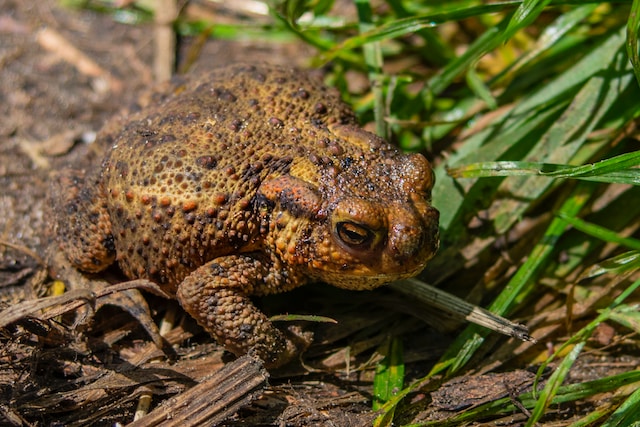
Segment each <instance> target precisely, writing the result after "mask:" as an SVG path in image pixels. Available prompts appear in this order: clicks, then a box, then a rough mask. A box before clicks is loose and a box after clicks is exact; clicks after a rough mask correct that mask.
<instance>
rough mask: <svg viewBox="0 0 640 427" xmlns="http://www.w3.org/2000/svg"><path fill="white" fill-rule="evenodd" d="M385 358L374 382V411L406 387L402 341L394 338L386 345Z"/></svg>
mask: <svg viewBox="0 0 640 427" xmlns="http://www.w3.org/2000/svg"><path fill="white" fill-rule="evenodd" d="M385 347H386V350H385V351H384V353H386V356H385V358H384V359H383V360H382V362H380V363H379V364H378V366H377V367H376V375H375V377H374V380H373V410H374V411H377V410H378V409H380V408H381V407H382V405H383V404H384V403H386V402H388V401H389V399H391V398H392V397H393V396H395V395H396V394H398V392H399V391H400V390H402V386H403V385H404V357H403V354H402V341H401V340H400V339H399V338H397V337H394V338H393V339H391V340H388V342H387V343H386V344H385Z"/></svg>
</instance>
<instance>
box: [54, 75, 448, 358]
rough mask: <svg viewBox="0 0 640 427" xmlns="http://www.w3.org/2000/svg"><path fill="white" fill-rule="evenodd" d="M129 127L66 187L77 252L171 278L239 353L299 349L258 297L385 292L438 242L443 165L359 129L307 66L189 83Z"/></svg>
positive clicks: (65, 205) (204, 321)
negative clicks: (437, 191)
mask: <svg viewBox="0 0 640 427" xmlns="http://www.w3.org/2000/svg"><path fill="white" fill-rule="evenodd" d="M114 129H116V127H114V126H110V127H109V128H108V130H105V131H103V132H102V133H101V134H100V136H99V138H102V141H103V142H104V143H107V144H109V145H110V146H111V148H110V149H109V150H108V152H107V154H106V156H105V158H104V161H103V162H102V166H101V167H100V168H99V169H97V170H96V171H95V172H93V173H90V174H87V175H86V177H85V176H84V175H83V174H78V175H76V176H74V177H73V178H72V179H67V180H66V181H65V180H61V181H60V182H66V184H64V183H63V184H55V185H61V186H65V185H66V186H65V187H64V188H61V189H60V188H59V189H58V191H57V194H60V195H61V196H60V198H61V199H62V200H59V201H58V202H59V203H58V206H57V208H56V216H57V218H58V220H57V229H58V231H57V232H58V241H59V244H60V247H61V249H62V250H63V252H64V253H65V254H66V256H67V257H68V259H69V261H70V262H71V263H72V264H73V265H74V266H75V267H76V268H77V269H79V270H82V271H85V272H98V271H101V270H103V269H105V268H106V267H108V266H109V265H110V264H112V263H114V262H115V263H117V264H118V266H119V268H120V269H121V270H122V272H123V273H124V274H125V275H126V276H128V277H130V278H147V279H150V280H152V281H154V282H156V283H158V284H159V285H160V286H161V287H162V288H163V289H165V290H167V291H168V292H169V293H170V294H172V295H175V296H176V297H177V299H178V300H179V301H180V303H181V305H182V306H183V307H184V309H185V310H186V311H187V312H188V313H190V315H191V316H193V317H194V318H195V319H196V320H197V321H198V322H199V323H200V324H201V325H202V326H203V327H204V329H205V330H206V331H208V332H209V333H210V334H211V335H212V336H214V337H215V338H216V339H217V340H218V341H219V342H220V343H221V344H222V345H224V346H225V347H226V349H228V350H230V351H231V352H233V353H235V354H243V353H246V352H248V351H249V350H251V349H253V351H255V353H256V354H257V355H258V356H260V357H262V358H263V359H264V360H265V361H266V363H267V364H268V365H271V366H277V365H280V364H283V363H285V362H287V361H288V360H289V359H290V358H291V357H292V356H293V355H294V354H296V352H297V348H296V345H297V344H296V341H295V340H294V339H293V338H291V337H290V336H289V335H288V334H287V333H284V332H283V331H281V330H280V329H277V328H276V327H274V326H273V324H272V323H271V322H270V321H269V320H268V319H267V318H266V317H265V315H264V314H263V313H261V312H260V311H259V310H258V309H257V308H256V307H255V306H254V305H253V304H252V302H251V301H250V299H249V297H250V296H259V295H266V294H272V293H277V292H283V291H288V290H290V289H292V288H295V287H297V286H300V285H303V284H305V283H308V282H310V281H323V282H327V283H330V284H332V285H335V286H338V287H342V288H347V289H372V288H375V287H377V286H379V285H382V284H384V283H386V282H390V281H393V280H396V279H400V278H405V277H409V276H413V275H415V274H417V273H418V272H420V271H421V270H422V269H423V267H424V266H425V264H426V263H427V261H428V260H429V259H430V258H431V257H432V256H433V255H434V253H435V252H436V250H437V247H438V211H437V210H436V209H434V208H433V207H432V206H431V205H430V194H431V188H432V185H433V180H434V178H433V173H432V171H431V168H430V166H429V163H428V162H427V160H426V159H425V158H424V157H423V156H422V155H419V154H403V153H400V152H399V151H398V150H397V149H395V148H394V147H392V146H391V145H389V144H388V143H386V142H385V141H384V140H382V139H381V138H379V137H377V136H376V135H373V134H371V133H369V132H366V131H364V130H362V129H361V128H359V127H358V126H357V123H356V119H355V116H354V113H353V112H352V111H351V110H350V109H349V107H348V106H347V105H346V104H344V103H343V102H342V101H341V100H340V96H339V94H338V93H337V91H336V90H335V89H329V88H327V87H325V86H323V85H322V84H321V83H320V82H318V81H316V80H315V79H313V78H311V77H310V76H308V75H307V74H305V73H304V72H301V71H300V70H296V69H292V68H285V67H279V66H269V65H261V66H250V65H242V64H241V65H234V66H228V67H225V68H220V69H215V70H213V71H211V72H209V73H208V74H205V75H203V76H200V77H192V78H182V80H180V81H177V82H176V83H175V84H174V85H173V86H172V89H171V90H169V91H167V93H164V94H162V95H160V96H158V97H157V98H156V99H155V102H152V103H151V104H150V105H148V106H147V107H145V108H143V109H141V110H140V111H138V112H136V113H134V114H133V115H131V116H129V117H127V118H126V119H124V120H123V121H122V124H121V126H120V128H119V129H117V130H116V131H114Z"/></svg>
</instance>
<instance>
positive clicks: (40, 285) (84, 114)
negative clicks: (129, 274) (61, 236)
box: [0, 0, 637, 426]
mask: <svg viewBox="0 0 640 427" xmlns="http://www.w3.org/2000/svg"><path fill="white" fill-rule="evenodd" d="M152 38H153V31H152V28H151V25H135V26H134V25H124V24H119V23H117V22H115V21H114V19H113V18H112V17H111V16H109V15H107V14H98V13H94V12H91V11H82V10H70V9H63V8H61V7H60V6H59V5H58V2H55V1H52V0H42V1H19V0H15V1H11V0H0V99H1V100H2V102H0V109H1V117H2V119H1V120H0V153H1V157H0V186H1V188H2V189H1V190H0V233H1V234H0V296H1V298H0V300H2V301H3V305H2V306H0V308H5V309H6V308H11V307H12V306H15V303H16V302H18V301H36V300H34V298H35V297H36V296H41V295H44V294H45V293H46V292H49V291H50V285H51V281H50V280H48V279H47V271H46V268H45V265H46V249H47V247H49V244H50V232H49V231H50V230H49V227H48V223H47V220H48V219H49V218H50V216H51V213H50V205H49V203H48V202H47V201H46V198H45V193H46V189H47V184H48V181H49V179H50V174H51V173H55V172H56V171H58V170H60V169H62V168H64V167H68V166H73V167H74V168H91V167H92V165H95V164H96V161H98V159H99V157H100V152H101V151H102V148H103V147H95V146H94V145H93V144H92V143H91V142H92V141H93V138H94V136H95V133H96V131H98V130H99V129H100V127H101V126H102V125H103V123H104V122H105V121H106V120H107V119H108V118H109V117H111V116H113V115H114V114H116V113H118V112H119V111H121V110H122V109H123V108H126V107H127V106H129V105H131V104H132V103H133V102H135V100H136V99H137V98H138V97H139V96H140V95H142V94H143V93H145V92H146V91H148V89H149V88H150V87H152V86H153V82H152V80H153V79H152V71H151V68H150V65H149V64H151V63H152V56H153V53H152V49H153V40H152ZM184 42H185V45H187V46H188V44H189V42H190V41H189V40H185V41H184ZM311 53H312V52H310V51H309V50H308V48H307V47H304V46H301V45H299V44H296V43H294V42H292V43H278V44H272V43H259V42H256V41H255V40H252V41H247V42H233V43H232V42H228V41H222V40H210V41H208V42H207V44H206V45H205V47H204V50H203V52H202V54H201V56H200V58H199V59H198V61H197V62H196V63H195V66H194V71H197V70H198V69H206V68H208V67H211V66H215V65H221V64H225V63H229V62H236V61H247V60H248V59H250V60H251V61H262V60H265V61H269V62H279V63H287V64H291V63H297V64H303V63H304V59H305V58H307V57H308V56H309V55H310V54H311ZM86 59H89V60H90V62H89V63H87V61H86ZM113 274H117V273H113ZM118 279H119V278H118V277H117V276H114V277H111V278H110V280H112V281H114V282H117V281H119V280H118ZM141 286H142V285H141ZM65 295H68V296H62V297H60V298H62V299H61V300H58V301H57V302H56V304H53V305H52V306H50V307H47V310H49V311H47V310H45V311H44V312H45V313H49V314H48V315H46V316H38V318H36V316H35V315H32V314H33V313H36V312H38V313H39V312H40V310H41V309H42V308H43V307H39V306H38V307H36V306H34V305H30V306H21V307H24V311H22V312H18V313H13V312H10V313H11V314H13V315H15V319H14V320H15V322H9V321H8V320H7V319H4V320H2V319H0V323H2V322H3V321H4V323H3V324H2V325H3V326H4V327H3V328H2V329H0V340H1V341H2V348H1V349H0V425H13V426H22V425H24V426H26V425H30V426H31V425H33V426H44V425H51V426H59V425H69V426H73V425H105V426H106V425H115V424H116V423H120V424H121V425H125V424H128V423H130V422H132V420H133V417H134V412H135V411H136V408H137V407H138V405H139V402H140V400H141V399H142V400H144V399H145V397H144V396H151V399H150V400H151V409H152V410H153V409H156V410H162V409H163V408H165V410H167V408H169V409H168V410H170V411H174V412H171V417H173V418H174V420H176V421H175V422H176V425H196V424H197V422H198V421H197V420H195V419H188V418H185V419H182V418H179V416H182V415H183V414H182V413H180V411H179V408H180V403H182V402H190V401H197V400H198V398H200V399H201V400H202V399H204V401H205V403H206V404H205V406H206V409H207V410H210V411H214V412H215V411H218V412H216V413H215V414H214V415H211V418H209V421H208V422H209V423H217V424H220V425H230V426H232V425H282V426H284V425H286V426H307V425H314V426H323V425H326V426H364V425H371V423H372V421H373V419H374V418H375V415H376V414H375V413H374V412H372V411H371V409H370V408H371V405H370V402H371V400H372V395H371V393H372V379H373V374H374V367H375V362H376V361H377V359H376V358H375V356H372V354H376V353H374V352H373V351H372V350H374V349H376V348H377V347H379V346H380V345H382V344H383V343H384V342H385V340H386V339H387V338H388V336H389V331H393V334H394V335H398V336H403V335H404V336H414V337H415V336H419V337H421V339H420V340H405V358H406V359H407V360H408V361H409V362H410V363H409V365H408V369H409V370H408V372H407V378H408V379H407V381H411V380H413V379H417V378H420V377H422V376H424V375H425V374H426V373H427V372H428V371H429V369H430V368H431V366H432V364H433V362H434V361H435V360H437V358H438V357H439V356H440V355H441V354H442V352H443V350H444V349H445V348H446V346H447V344H448V343H449V342H450V340H451V336H450V335H448V334H447V333H446V332H439V331H436V330H434V329H433V328H431V327H428V326H427V325H426V324H424V323H423V322H422V321H420V320H417V319H416V318H415V317H412V316H409V315H407V314H405V312H406V311H408V309H407V307H406V306H405V305H404V304H403V302H402V298H401V297H400V296H398V295H396V294H393V293H391V292H390V291H388V290H386V289H381V290H377V291H375V292H367V293H350V292H347V291H342V290H337V289H329V288H328V287H326V286H321V285H318V286H310V287H307V288H304V289H299V290H296V291H294V292H292V293H290V294H287V295H282V296H276V297H270V298H266V299H264V301H261V302H260V303H261V305H262V306H263V307H264V309H265V311H267V312H271V313H283V312H287V311H288V309H287V307H289V306H290V305H291V302H292V301H295V303H294V304H295V305H296V309H298V310H299V311H305V312H309V313H314V314H320V315H324V316H328V317H332V318H334V319H336V320H338V321H339V323H338V324H339V327H336V326H335V325H332V324H327V325H319V326H313V329H314V333H315V341H314V345H313V346H312V347H311V349H310V350H309V352H308V353H307V354H306V355H305V359H304V364H302V363H300V364H294V366H289V367H286V368H284V369H282V370H279V371H273V372H269V373H268V374H267V373H265V371H264V370H263V369H262V368H261V367H260V366H259V364H256V362H255V361H254V360H253V359H250V358H248V359H245V358H243V359H239V360H236V361H235V362H230V360H231V358H230V357H228V355H226V354H224V352H223V351H221V350H220V348H219V347H218V346H216V345H215V344H214V343H212V341H211V339H210V338H209V337H208V336H207V335H206V334H204V333H203V332H202V331H201V330H200V329H199V328H198V327H197V326H196V325H195V324H194V322H193V321H192V320H191V319H190V318H189V317H188V316H185V315H184V313H183V312H182V311H181V309H180V308H179V307H178V305H177V304H176V303H175V302H171V301H167V300H164V299H162V298H159V297H156V296H153V295H151V294H145V295H147V299H148V300H149V305H150V307H151V312H152V315H153V318H154V321H156V322H160V320H161V319H163V318H167V317H168V316H172V315H173V316H175V322H174V324H173V325H174V327H173V328H172V329H171V330H170V332H169V333H168V334H167V335H166V336H165V339H166V341H167V342H168V343H169V344H171V345H169V346H168V348H166V346H165V348H164V351H162V350H160V349H159V348H158V346H157V345H156V344H154V343H153V342H152V341H151V340H150V338H149V334H148V333H147V332H146V331H145V330H144V328H142V327H141V326H140V324H139V322H137V321H136V320H135V319H134V318H133V317H132V316H131V315H130V314H128V313H126V312H125V311H123V310H121V309H119V308H117V307H112V306H110V305H109V296H108V295H105V296H104V297H103V298H102V299H101V300H100V301H98V302H96V301H95V300H92V298H93V297H92V296H91V295H88V294H83V293H82V292H81V291H79V290H78V291H77V292H76V293H73V292H71V293H70V294H65ZM89 300H91V301H92V302H93V304H94V307H95V308H99V311H98V312H97V313H96V315H95V316H93V317H92V319H91V321H88V322H86V323H83V324H80V325H76V327H72V325H73V322H74V321H75V320H77V319H75V317H74V316H71V315H70V313H71V312H73V311H74V310H76V308H77V307H76V305H74V304H79V302H83V301H89ZM15 307H17V306H15ZM80 310H81V312H82V310H84V313H85V314H88V312H89V311H90V310H88V311H87V309H86V308H85V309H80ZM5 313H7V311H5ZM165 344H166V343H165ZM515 348H517V343H511V344H510V347H508V346H507V347H505V348H504V351H509V350H510V349H511V350H512V349H515ZM593 357H597V356H593ZM346 360H351V362H350V363H349V364H348V363H345V361H346ZM225 362H226V366H225ZM582 363H584V364H585V365H584V366H588V365H589V364H590V362H589V360H588V359H585V361H583V362H582ZM607 363H608V365H607V373H608V374H612V373H614V371H615V366H618V367H619V369H620V370H621V371H624V370H628V369H629V368H628V367H629V366H630V364H631V365H633V364H634V363H637V361H634V360H631V359H629V358H621V359H619V360H612V359H608V360H607ZM616 363H617V364H618V365H615V364H616ZM614 365H615V366H614ZM223 366H225V367H224V368H223ZM612 366H614V367H613V368H612ZM524 368H527V366H524ZM590 369H592V368H590ZM580 372H581V371H580V370H579V369H578V370H577V371H576V374H575V375H578V376H579V375H580ZM585 372H586V370H585ZM589 372H591V374H590V375H591V376H592V377H596V378H597V376H598V375H599V374H598V373H597V372H592V371H589ZM216 373H217V374H218V376H216ZM492 375H499V374H492ZM500 375H501V376H500V377H499V380H498V379H497V378H498V377H495V376H489V377H479V378H476V379H474V380H473V381H471V380H465V384H466V385H465V386H464V387H459V386H445V387H443V388H442V389H440V390H439V391H438V392H437V393H434V394H433V395H432V396H430V397H429V398H427V397H426V395H425V394H424V393H417V394H416V395H415V396H413V397H412V398H411V399H408V402H409V403H408V404H409V405H412V406H413V409H412V411H409V412H408V414H412V416H413V418H411V419H409V418H408V419H406V420H403V421H404V422H409V421H413V422H415V421H419V420H426V419H438V417H441V416H443V414H446V413H449V412H451V411H455V410H457V409H459V408H461V407H465V406H468V405H473V404H477V403H478V402H480V401H482V400H483V399H486V398H489V397H495V396H498V395H504V396H506V395H508V394H509V393H516V392H520V391H523V390H526V389H527V387H529V386H530V384H531V378H532V374H531V373H530V372H528V371H525V370H512V371H511V372H508V373H506V374H503V375H502V374H500ZM504 375H508V377H506V376H504ZM585 376H588V375H586V374H585ZM267 377H268V379H267ZM483 381H484V382H483ZM198 383H201V384H200V385H201V386H202V385H204V388H195V387H196V384H198ZM267 383H268V385H267ZM504 383H509V384H514V386H513V388H512V389H510V390H506V389H505V388H504V387H498V388H495V384H504ZM438 385H439V384H436V383H434V384H428V385H425V389H424V390H435V389H436V388H437V386H438ZM458 385H460V383H458ZM461 390H462V391H461ZM465 390H466V391H465ZM469 390H476V391H478V390H480V391H481V392H480V393H476V394H477V395H479V396H482V397H480V398H478V399H475V398H474V397H473V396H472V394H473V393H471V392H470V391H469ZM190 391H191V394H189V392H190ZM221 395H222V397H223V398H227V397H228V398H229V399H231V400H224V399H223V400H220V399H221ZM233 399H235V400H233ZM202 411H205V409H202ZM156 414H157V412H156ZM164 415H166V414H164ZM407 416H409V415H407ZM161 417H162V415H161ZM171 417H170V418H171ZM216 417H217V418H216ZM522 417H524V415H522ZM522 417H520V418H518V417H517V416H516V417H515V418H514V420H515V421H514V422H513V423H511V424H509V425H518V422H519V421H518V420H520V421H521V420H522V419H523V418H522ZM165 418H166V417H165ZM212 420H213V421H212ZM401 421H402V420H401ZM180 422H182V424H180ZM158 423H159V421H158ZM135 425H138V424H135ZM139 425H156V424H152V423H150V422H148V421H147V422H145V423H143V424H139ZM163 425H167V424H163Z"/></svg>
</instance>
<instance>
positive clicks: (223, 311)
mask: <svg viewBox="0 0 640 427" xmlns="http://www.w3.org/2000/svg"><path fill="white" fill-rule="evenodd" d="M274 277H280V278H281V277H282V276H281V275H279V274H277V275H273V274H270V271H269V269H268V268H267V267H266V266H265V265H264V264H263V263H262V262H261V261H259V260H256V259H254V258H251V257H249V256H243V255H230V256H225V257H219V258H216V259H214V260H213V261H210V262H208V263H207V264H205V265H203V266H202V267H200V268H198V269H197V270H195V271H193V272H192V273H191V274H190V275H189V276H187V277H186V278H185V279H184V280H183V281H182V283H181V284H180V286H179V287H178V292H177V295H178V300H179V301H180V303H181V304H182V307H183V308H184V309H185V310H186V311H187V312H188V313H189V314H190V315H191V316H192V317H193V318H194V319H196V320H197V321H198V323H199V324H200V325H201V326H202V327H203V328H204V329H205V330H206V331H207V332H209V333H210V334H211V335H212V336H214V337H215V338H216V339H217V341H218V342H219V343H220V344H222V345H223V346H224V347H225V348H226V349H227V350H229V351H231V352H232V353H234V354H236V355H241V354H246V353H248V352H249V351H250V350H252V351H253V353H254V354H255V355H257V356H258V357H260V358H261V359H262V360H264V362H265V365H266V366H268V367H276V366H281V365H283V364H285V363H287V362H288V361H290V360H291V359H292V358H293V357H294V356H296V355H297V354H298V353H299V352H300V351H301V349H302V348H304V347H306V345H308V343H309V341H310V336H308V335H299V334H294V333H291V334H284V333H283V332H282V331H281V330H279V329H277V328H276V327H275V326H273V324H272V323H271V322H270V321H269V319H267V317H266V316H265V315H264V313H262V312H261V311H260V310H258V309H257V308H256V307H255V306H254V305H253V303H252V302H251V300H250V299H249V295H265V294H269V293H276V292H278V291H280V290H286V289H290V288H291V286H287V284H286V283H274V281H275V280H276V279H275V278H274ZM290 335H291V336H290ZM296 335H297V337H296Z"/></svg>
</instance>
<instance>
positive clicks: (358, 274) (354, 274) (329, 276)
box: [313, 254, 433, 290]
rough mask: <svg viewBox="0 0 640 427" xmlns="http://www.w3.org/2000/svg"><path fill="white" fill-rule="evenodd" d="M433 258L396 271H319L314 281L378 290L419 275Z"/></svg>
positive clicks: (339, 286) (348, 287)
mask: <svg viewBox="0 0 640 427" xmlns="http://www.w3.org/2000/svg"><path fill="white" fill-rule="evenodd" d="M432 257H433V254H431V255H430V256H428V257H425V258H423V259H422V262H420V263H417V264H416V265H415V266H412V267H411V268H408V267H407V266H403V267H400V266H396V268H395V269H390V270H383V271H372V270H370V269H364V270H363V269H361V268H360V269H348V268H347V267H346V266H345V268H344V269H342V270H341V269H335V270H326V269H325V270H322V271H318V274H317V275H313V276H315V277H314V279H317V280H319V281H323V282H327V283H329V284H331V285H333V286H336V287H338V288H343V289H351V290H370V289H375V288H378V287H380V286H382V285H385V284H387V283H391V282H394V281H396V280H401V279H407V278H409V277H414V276H416V275H417V274H419V273H420V272H421V271H422V270H423V269H424V268H425V266H426V265H427V262H428V261H429V260H430V259H431V258H432Z"/></svg>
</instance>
